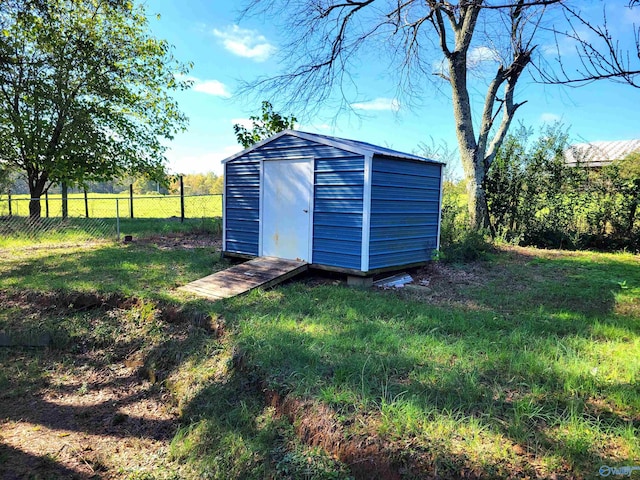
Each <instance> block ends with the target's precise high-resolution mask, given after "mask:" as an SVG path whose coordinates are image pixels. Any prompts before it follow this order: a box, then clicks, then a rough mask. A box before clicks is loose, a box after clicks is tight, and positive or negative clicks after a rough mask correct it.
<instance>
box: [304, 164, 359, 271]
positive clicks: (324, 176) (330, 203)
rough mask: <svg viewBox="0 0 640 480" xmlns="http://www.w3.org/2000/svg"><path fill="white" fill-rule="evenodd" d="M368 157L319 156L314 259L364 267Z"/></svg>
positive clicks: (321, 262)
mask: <svg viewBox="0 0 640 480" xmlns="http://www.w3.org/2000/svg"><path fill="white" fill-rule="evenodd" d="M363 196H364V157H361V156H353V154H348V155H347V154H344V155H343V156H342V157H340V158H336V156H335V155H332V156H330V157H322V158H320V157H316V162H315V188H314V207H313V208H314V216H313V263H315V264H319V265H326V266H331V267H341V268H352V269H355V270H360V266H361V265H360V263H361V262H360V260H361V254H362V202H363Z"/></svg>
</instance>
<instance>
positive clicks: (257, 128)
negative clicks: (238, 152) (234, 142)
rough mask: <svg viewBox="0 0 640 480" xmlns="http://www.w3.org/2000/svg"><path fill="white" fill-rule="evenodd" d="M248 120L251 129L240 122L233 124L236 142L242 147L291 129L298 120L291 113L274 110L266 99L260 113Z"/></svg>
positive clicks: (247, 146)
mask: <svg viewBox="0 0 640 480" xmlns="http://www.w3.org/2000/svg"><path fill="white" fill-rule="evenodd" d="M249 120H251V130H249V129H248V128H247V127H245V126H243V125H240V124H235V125H234V126H233V131H234V133H235V134H236V138H237V139H238V143H239V144H240V145H242V146H243V147H244V148H249V147H250V146H251V145H255V144H256V143H258V142H260V141H262V140H264V139H266V138H269V137H270V136H272V135H274V134H276V133H278V132H281V131H283V130H287V129H293V128H294V126H295V123H296V122H297V121H298V120H297V119H296V117H294V116H293V115H289V116H288V117H286V116H283V115H281V114H280V113H278V112H274V111H273V105H271V102H268V101H266V100H265V101H263V102H262V114H261V115H254V116H251V117H249Z"/></svg>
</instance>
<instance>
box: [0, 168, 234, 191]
mask: <svg viewBox="0 0 640 480" xmlns="http://www.w3.org/2000/svg"><path fill="white" fill-rule="evenodd" d="M182 183H183V185H184V193H185V195H211V194H221V193H222V189H223V183H224V179H223V177H222V176H218V175H216V174H215V173H213V172H209V173H190V174H185V175H182ZM129 185H133V193H135V194H136V195H145V194H154V193H155V194H160V195H167V194H178V193H180V180H179V176H178V175H175V176H173V175H172V176H169V177H167V179H166V182H156V181H153V180H149V179H147V178H144V177H126V178H120V179H114V180H110V181H108V182H87V184H86V185H85V186H80V187H70V188H69V193H80V192H83V191H84V190H85V188H86V190H87V192H90V193H112V194H114V195H116V194H119V193H122V192H128V191H129ZM6 190H7V191H8V190H11V193H14V194H28V193H29V188H28V187H27V183H26V181H25V180H24V178H22V177H21V176H19V175H15V176H14V177H13V178H11V180H10V181H9V182H8V189H6ZM60 190H61V186H60V185H54V186H52V187H51V188H50V189H49V193H60ZM7 191H2V192H0V194H6V193H7Z"/></svg>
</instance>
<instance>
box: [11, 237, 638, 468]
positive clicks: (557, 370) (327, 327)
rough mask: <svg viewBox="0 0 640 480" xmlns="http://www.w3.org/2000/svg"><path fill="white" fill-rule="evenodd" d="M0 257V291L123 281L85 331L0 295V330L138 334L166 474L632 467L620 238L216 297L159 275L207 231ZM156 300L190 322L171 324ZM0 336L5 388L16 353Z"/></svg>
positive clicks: (187, 273)
mask: <svg viewBox="0 0 640 480" xmlns="http://www.w3.org/2000/svg"><path fill="white" fill-rule="evenodd" d="M0 255H2V256H1V258H0V292H2V293H3V295H5V296H6V295H11V294H16V293H17V292H39V294H40V295H42V294H48V293H51V292H60V291H73V292H94V293H95V292H97V293H103V294H106V293H109V294H117V295H122V296H123V297H136V298H139V299H140V298H141V299H143V301H142V303H140V302H138V303H137V304H136V305H137V306H135V307H132V308H133V310H132V312H133V313H131V314H127V315H125V316H124V317H122V319H121V322H120V323H118V324H113V322H112V323H109V322H107V321H106V320H105V325H104V326H103V328H102V330H101V329H99V328H96V326H97V325H100V317H99V316H98V317H91V320H90V322H92V323H91V325H92V327H91V328H88V327H87V326H86V325H85V326H82V325H83V324H82V322H83V321H85V320H82V319H81V318H80V319H78V318H76V317H73V316H70V317H68V318H67V319H66V320H64V321H62V322H61V321H60V318H59V317H55V318H52V317H51V316H50V315H49V316H48V314H47V313H46V312H42V313H41V314H39V315H36V314H33V315H32V316H30V317H29V318H27V319H22V320H21V316H20V315H19V314H18V313H16V312H15V311H13V310H12V311H9V310H7V309H3V308H1V307H0V330H2V329H3V328H5V329H10V328H17V326H19V325H20V322H21V321H23V322H27V323H28V322H31V323H29V325H32V326H33V325H48V326H49V327H50V328H52V329H53V328H58V330H60V329H62V330H63V332H62V333H63V334H60V338H66V339H67V340H65V341H61V342H60V347H59V348H60V351H62V352H65V351H66V350H65V349H67V348H68V345H69V344H70V343H73V342H70V341H69V339H70V338H88V339H90V340H91V339H93V340H91V341H94V342H97V340H96V339H95V338H96V337H97V335H98V334H99V333H100V332H102V333H100V335H102V336H101V337H100V338H102V340H101V341H102V342H107V343H108V340H105V338H106V339H109V338H118V337H117V336H114V335H112V333H113V331H115V330H114V329H119V330H118V331H120V332H121V334H120V338H128V337H126V335H124V333H122V332H123V331H130V332H137V333H135V334H134V333H130V334H129V337H134V336H135V338H136V339H137V340H136V341H137V342H139V343H140V342H145V341H146V342H147V343H148V345H147V347H146V348H143V350H144V351H145V352H146V360H145V361H146V362H147V363H152V364H153V365H154V368H157V369H158V371H162V372H164V375H163V378H162V382H161V385H162V388H166V389H168V390H169V391H170V392H171V394H172V397H173V399H174V400H173V401H174V402H175V403H176V405H177V406H178V408H179V411H180V415H181V427H180V429H179V430H178V431H177V433H176V436H175V438H174V440H173V442H172V444H171V447H170V449H169V451H168V453H167V462H168V463H167V464H166V467H165V468H166V469H167V470H166V472H170V471H171V468H174V466H176V465H189V466H190V468H193V470H194V471H195V472H197V473H198V475H202V476H204V477H206V478H256V479H258V478H300V479H303V478H305V479H306V478H326V479H328V478H336V479H337V478H348V477H349V476H352V477H355V478H371V476H372V475H373V473H372V472H377V476H380V477H381V478H432V477H433V476H436V475H437V476H439V477H440V478H459V477H465V478H466V477H472V478H525V477H530V478H536V477H539V478H593V477H596V476H597V475H598V471H599V469H600V467H601V466H603V465H605V466H611V467H615V466H633V465H640V444H639V443H638V440H637V439H638V437H639V436H640V431H639V430H640V386H639V383H638V375H639V372H640V268H639V267H640V257H639V256H637V255H635V256H634V255H630V254H599V253H592V252H558V251H544V250H536V249H524V248H513V249H511V248H504V249H502V250H499V251H498V252H497V253H495V254H491V255H490V256H489V258H488V260H487V261H485V262H482V263H476V264H471V265H463V266H452V267H437V268H435V267H434V268H432V274H431V282H430V284H429V286H428V287H425V288H412V289H404V290H401V291H379V290H357V289H351V288H347V287H346V286H344V285H343V284H334V283H335V282H332V281H317V280H316V279H314V278H311V277H309V278H306V279H301V280H300V281H296V282H290V283H288V284H287V285H284V286H280V287H278V288H275V289H273V290H270V291H267V292H262V291H254V292H252V293H250V294H249V295H246V296H241V297H237V298H234V299H229V300H225V301H221V302H216V303H210V302H206V301H202V300H197V299H192V298H190V297H188V296H184V295H182V294H180V293H178V292H177V291H175V290H174V288H175V287H176V286H178V285H180V284H184V283H186V282H188V281H190V280H193V279H196V278H198V277H201V276H203V275H206V274H208V273H209V272H211V271H213V270H215V269H219V268H222V267H223V266H224V263H223V262H221V261H220V260H219V258H218V255H217V253H215V252H213V251H212V249H210V248H200V249H173V250H172V249H166V248H160V246H157V245H154V244H153V243H152V242H150V243H144V244H137V245H135V244H134V245H126V246H123V245H115V244H110V243H105V244H102V245H97V246H94V247H92V248H86V247H74V248H73V249H69V248H66V249H59V250H55V249H53V250H51V249H47V250H45V249H33V250H25V251H23V252H20V253H16V252H15V251H12V252H11V253H10V254H9V253H6V251H5V253H4V254H2V253H1V251H0ZM427 273H429V272H427ZM154 311H157V312H161V313H158V314H157V315H155V316H154V315H152V314H151V313H153V312H154ZM171 311H181V312H190V313H189V315H190V316H191V317H192V318H196V319H197V318H203V316H204V317H206V321H205V322H204V323H203V322H202V321H199V320H198V321H192V322H191V326H190V327H189V328H188V329H187V330H184V331H181V333H180V335H178V334H175V335H174V336H172V335H173V334H172V332H173V331H174V330H173V329H174V323H175V322H174V323H172V320H171V319H172V316H171V315H169V314H167V312H171ZM150 312H151V313H150ZM65 318H66V317H65ZM144 318H153V321H148V322H144V321H141V320H140V319H144ZM86 321H87V322H88V321H89V320H86ZM65 322H67V323H65ZM205 324H206V325H205ZM212 324H215V328H214V327H211V325H212ZM212 328H213V330H212ZM65 329H66V330H65ZM212 331H215V332H217V333H216V334H215V335H214V334H212V333H211V332H212ZM65 332H66V333H65ZM105 332H107V333H105ZM108 332H112V333H108ZM123 335H124V337H123ZM145 339H146V340H145ZM87 341H88V340H87ZM114 341H115V340H114ZM0 353H1V356H0V363H2V364H3V365H2V366H3V367H4V372H5V373H4V374H3V376H0V385H2V386H4V387H7V388H8V387H9V386H11V385H13V384H12V382H14V381H15V382H17V381H18V380H14V379H13V377H12V376H11V372H15V371H16V369H17V368H18V369H20V368H21V367H20V365H17V364H16V363H15V360H16V357H15V355H14V356H12V355H13V354H12V353H7V352H6V351H5V352H0ZM37 355H38V354H37V353H35V352H34V353H29V352H27V353H26V354H25V353H24V352H22V353H21V357H20V358H22V359H23V360H21V361H22V362H25V363H24V365H23V368H22V369H21V370H20V371H21V372H23V375H22V376H21V377H20V378H22V380H21V382H22V383H21V384H20V385H17V386H16V388H17V387H18V386H20V388H23V390H24V391H31V390H29V388H28V384H29V381H28V379H26V380H25V379H24V372H29V371H31V372H34V373H33V375H34V376H36V374H35V372H38V369H37V368H34V367H33V366H31V367H29V365H31V363H32V362H33V361H34V360H33V357H35V356H37ZM25 357H26V358H27V360H25V359H24V358H25ZM29 359H30V360H29ZM12 362H13V363H12ZM30 362H31V363H30ZM38 375H44V373H42V372H41V373H38ZM47 375H52V373H51V372H49V373H47ZM38 381H39V380H37V379H34V380H33V382H35V383H37V382H38ZM25 382H26V383H25ZM25 385H26V386H25ZM0 416H2V415H0ZM176 468H177V467H176ZM385 472H386V473H385ZM385 475H387V476H385ZM393 475H396V476H395V477H394V476H393ZM123 478H124V477H123ZM131 478H133V477H131ZM145 478H155V477H145ZM158 478H164V477H158Z"/></svg>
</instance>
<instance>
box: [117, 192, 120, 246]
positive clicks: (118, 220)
mask: <svg viewBox="0 0 640 480" xmlns="http://www.w3.org/2000/svg"><path fill="white" fill-rule="evenodd" d="M116 235H117V238H118V241H120V199H119V198H116Z"/></svg>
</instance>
